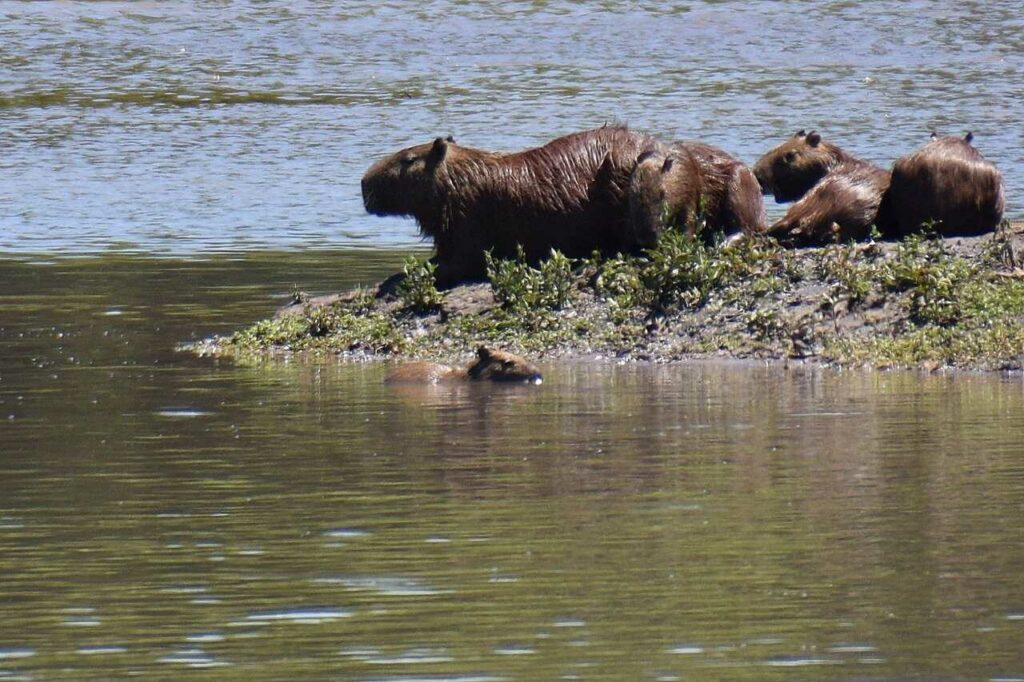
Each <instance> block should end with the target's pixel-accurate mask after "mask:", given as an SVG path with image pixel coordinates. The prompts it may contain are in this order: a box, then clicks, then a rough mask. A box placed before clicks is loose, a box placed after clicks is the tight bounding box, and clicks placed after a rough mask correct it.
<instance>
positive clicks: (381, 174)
mask: <svg viewBox="0 0 1024 682" xmlns="http://www.w3.org/2000/svg"><path fill="white" fill-rule="evenodd" d="M454 142H455V140H454V138H452V137H450V136H449V137H447V138H444V137H439V138H437V139H436V140H434V141H433V142H429V143H427V144H421V145H416V146H415V147H408V148H406V149H403V150H401V151H399V152H395V153H394V154H392V155H390V156H386V157H384V158H383V159H381V160H380V161H378V162H376V163H375V164H373V165H372V166H370V168H369V170H367V171H366V174H365V175H363V181H362V185H363V205H364V206H365V207H366V210H367V211H368V212H370V213H372V214H374V215H380V216H383V215H405V216H415V215H416V212H417V210H420V209H422V207H423V206H427V205H430V204H431V202H432V201H433V198H434V197H435V196H436V194H437V192H438V189H439V187H438V182H437V172H438V170H439V169H440V168H441V167H442V165H443V164H444V161H445V158H446V157H447V156H448V151H449V147H450V145H451V144H452V143H454Z"/></svg>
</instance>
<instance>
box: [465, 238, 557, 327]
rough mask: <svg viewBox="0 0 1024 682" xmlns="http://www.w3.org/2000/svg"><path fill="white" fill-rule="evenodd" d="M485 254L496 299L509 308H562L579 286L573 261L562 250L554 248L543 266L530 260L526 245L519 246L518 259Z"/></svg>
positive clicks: (524, 309)
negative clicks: (529, 261) (534, 264)
mask: <svg viewBox="0 0 1024 682" xmlns="http://www.w3.org/2000/svg"><path fill="white" fill-rule="evenodd" d="M484 256H485V258H486V261H487V277H488V279H490V281H491V290H492V291H493V292H494V298H495V299H496V300H497V301H498V302H499V303H501V304H502V306H504V307H505V308H508V309H514V310H518V311H520V312H529V311H532V310H535V309H546V310H559V309H561V308H564V307H565V306H567V305H568V304H569V302H570V301H571V300H572V295H573V292H574V291H575V288H576V285H575V281H574V277H573V272H572V266H573V261H572V259H570V258H568V257H566V256H565V255H563V254H562V253H561V252H559V251H557V250H554V249H552V251H551V255H550V256H549V257H548V258H547V259H546V260H544V261H543V262H541V264H540V267H539V268H534V267H531V266H530V265H529V263H527V262H526V254H525V253H524V251H523V247H522V246H519V247H517V250H516V258H515V259H514V260H511V259H508V260H507V259H500V258H495V257H494V255H493V254H491V253H490V252H489V251H488V252H487V253H485V254H484Z"/></svg>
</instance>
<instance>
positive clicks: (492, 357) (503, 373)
mask: <svg viewBox="0 0 1024 682" xmlns="http://www.w3.org/2000/svg"><path fill="white" fill-rule="evenodd" d="M476 356H477V357H476V361H475V362H473V363H472V364H471V365H469V366H468V367H465V368H461V369H457V368H454V367H449V366H448V365H441V364H438V363H436V362H410V363H407V364H404V365H401V366H400V367H398V368H396V369H395V370H393V371H392V372H390V373H389V374H388V375H387V376H386V377H385V378H384V381H386V382H388V383H418V384H436V383H443V382H449V381H501V382H520V383H529V384H539V383H541V381H542V380H543V377H541V374H540V370H538V369H537V368H536V367H534V366H533V365H532V364H530V363H529V362H527V361H526V360H524V359H523V358H521V357H519V356H518V355H514V354H512V353H506V352H505V351H501V350H493V349H490V348H487V347H486V346H481V347H480V348H479V349H478V350H477V352H476Z"/></svg>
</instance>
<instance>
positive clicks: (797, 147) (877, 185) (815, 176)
mask: <svg viewBox="0 0 1024 682" xmlns="http://www.w3.org/2000/svg"><path fill="white" fill-rule="evenodd" d="M754 175H755V176H756V177H757V180H758V182H759V183H760V185H761V188H762V190H763V191H764V192H765V193H766V194H774V195H775V200H776V201H777V202H779V203H782V202H786V201H794V200H798V201H797V202H796V203H795V204H793V206H791V207H790V209H789V210H788V211H787V212H786V215H785V216H783V217H782V218H781V219H779V220H777V221H775V223H773V224H772V226H771V227H770V228H768V233H769V234H771V235H772V236H774V237H776V238H777V239H778V240H779V241H781V242H782V243H784V244H787V245H792V246H807V245H815V244H827V243H830V242H837V241H847V240H850V239H865V238H866V237H867V236H868V235H869V233H870V231H871V226H872V225H873V224H875V221H876V219H877V216H878V207H879V205H880V204H881V201H882V196H883V194H884V193H885V190H886V189H887V188H888V186H889V174H888V173H887V172H886V171H884V170H882V169H881V168H878V167H877V166H875V165H873V164H870V163H868V162H867V161H862V160H860V159H858V158H856V157H854V156H852V155H850V154H848V153H846V152H845V151H843V150H842V149H841V148H839V147H838V146H836V145H834V144H830V143H829V142H826V141H824V140H822V139H821V136H820V135H818V134H817V133H815V132H813V131H812V132H811V133H809V134H804V132H803V131H800V132H798V133H797V134H796V135H794V136H793V137H792V138H791V139H789V140H787V141H786V142H783V143H782V144H781V145H779V146H778V147H776V148H775V149H772V150H771V151H769V152H768V153H767V154H765V155H764V156H762V157H761V158H760V159H758V161H757V163H756V164H754Z"/></svg>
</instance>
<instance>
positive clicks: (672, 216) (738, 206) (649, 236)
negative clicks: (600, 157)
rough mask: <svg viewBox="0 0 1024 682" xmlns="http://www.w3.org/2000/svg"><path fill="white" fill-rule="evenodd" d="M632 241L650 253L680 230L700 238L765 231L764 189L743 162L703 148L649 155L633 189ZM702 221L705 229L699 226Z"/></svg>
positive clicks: (677, 147) (684, 145) (676, 147)
mask: <svg viewBox="0 0 1024 682" xmlns="http://www.w3.org/2000/svg"><path fill="white" fill-rule="evenodd" d="M629 211H630V224H631V230H632V240H633V242H634V243H635V244H636V245H637V246H642V247H650V246H653V245H654V243H655V242H656V241H657V238H658V235H659V234H661V232H662V230H664V229H666V228H671V227H677V228H680V229H683V230H685V231H686V232H687V233H688V234H690V235H691V236H692V235H694V234H696V233H697V231H698V229H700V228H703V230H702V232H701V235H700V236H701V237H703V238H704V239H709V238H711V237H713V236H714V235H716V234H724V235H729V234H733V233H736V232H744V233H747V234H753V233H757V232H763V231H764V230H765V215H764V200H763V199H762V198H761V187H760V185H759V184H758V182H757V179H756V178H755V177H754V174H753V173H751V171H750V169H749V168H747V166H746V165H744V164H743V163H742V162H740V161H739V160H737V159H736V158H734V157H732V156H731V155H729V154H728V153H726V152H724V151H722V150H721V149H719V148H717V147H713V146H711V145H709V144H704V143H703V142H686V141H683V142H675V143H673V144H672V145H671V146H668V147H665V146H659V147H657V148H654V149H651V150H648V151H645V152H644V153H643V154H641V155H640V158H639V159H637V166H636V168H635V169H634V170H633V176H632V177H631V179H630V186H629ZM700 221H703V225H700V224H699V222H700Z"/></svg>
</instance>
